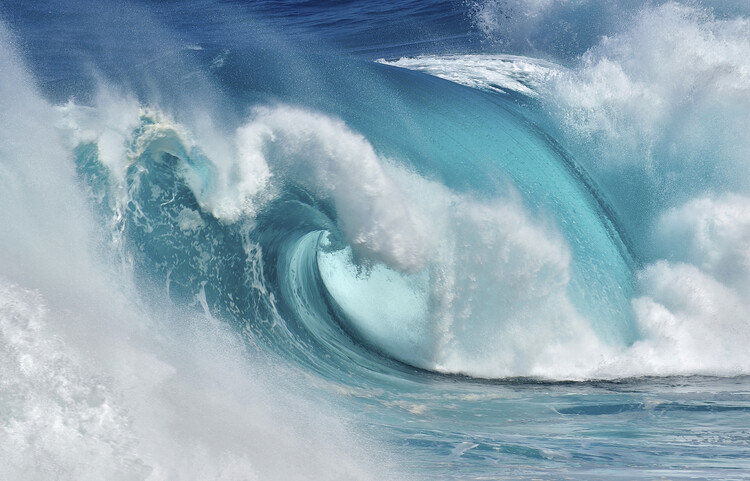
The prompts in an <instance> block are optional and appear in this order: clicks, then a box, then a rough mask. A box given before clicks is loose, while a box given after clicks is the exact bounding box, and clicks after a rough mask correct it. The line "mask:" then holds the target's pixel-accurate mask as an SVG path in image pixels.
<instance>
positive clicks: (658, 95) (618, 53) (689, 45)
mask: <svg viewBox="0 0 750 481" xmlns="http://www.w3.org/2000/svg"><path fill="white" fill-rule="evenodd" d="M748 51H750V21H748V20H747V19H745V18H742V17H738V18H734V19H725V20H718V19H715V18H714V17H713V16H711V15H710V14H709V13H707V12H706V11H704V10H701V9H698V8H694V7H687V6H682V5H679V4H676V3H668V4H665V5H663V6H660V7H656V8H648V9H644V10H643V11H641V13H640V14H639V15H638V16H637V18H636V21H635V23H634V24H633V26H632V27H631V28H630V29H629V30H628V31H626V32H623V33H621V34H618V35H615V36H612V37H605V38H604V39H603V40H602V41H601V42H600V44H599V45H598V46H596V47H594V48H592V49H591V50H589V51H588V52H587V53H586V54H585V55H584V57H583V60H582V65H581V67H580V68H578V69H577V70H575V71H571V72H567V73H566V74H565V75H561V76H559V77H558V80H557V82H556V86H555V91H554V97H555V98H556V101H557V102H559V107H560V111H559V115H560V116H561V118H563V119H564V122H565V127H566V130H567V131H568V132H574V133H576V134H577V135H578V136H580V137H581V138H582V139H583V140H584V141H586V142H587V143H586V147H587V149H589V150H590V149H591V147H592V146H593V147H595V148H596V156H590V155H589V156H586V155H581V157H582V158H585V159H586V162H588V163H590V165H589V167H590V168H593V169H596V170H599V171H600V172H602V173H604V174H606V173H608V172H613V171H615V172H617V175H613V178H616V177H617V176H618V175H621V174H622V169H625V168H637V169H639V170H641V171H642V172H644V173H645V174H647V175H648V177H649V179H650V181H651V182H652V183H653V185H652V188H658V189H661V190H666V191H667V192H666V195H667V196H675V195H678V192H676V191H681V192H685V190H686V189H687V190H694V189H695V188H696V187H697V188H698V189H701V188H705V187H703V186H700V185H699V184H696V182H695V179H696V178H700V177H704V178H707V179H709V180H711V181H713V182H714V183H719V182H726V183H727V184H728V185H733V184H734V185H737V184H739V185H741V186H742V187H744V188H747V187H749V186H748V181H749V180H750V172H749V171H748V166H747V162H746V159H747V156H748V154H750V141H749V140H748V137H747V135H746V133H747V131H748V130H750V114H749V113H748V112H750V87H748V86H749V85H750V57H748V55H747V52H748ZM707 118H711V119H712V122H710V123H708V122H705V119H707ZM613 146H616V148H615V147H613ZM587 157H588V158H587ZM707 159H711V162H710V163H709V162H707ZM738 172H741V174H740V175H739V176H738V175H737V173H738ZM697 193H698V192H693V195H695V194H697ZM653 194H654V195H649V197H654V198H655V197H657V195H655V194H656V193H655V192H654V193H653Z"/></svg>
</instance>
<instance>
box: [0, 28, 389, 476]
mask: <svg viewBox="0 0 750 481" xmlns="http://www.w3.org/2000/svg"><path fill="white" fill-rule="evenodd" d="M6 37H7V35H6V33H5V31H4V28H3V27H2V25H0V63H1V64H2V65H3V69H2V71H0V98H2V99H3V103H0V205H2V209H0V224H1V225H2V226H3V228H2V229H0V246H2V248H1V249H0V272H2V278H0V406H1V409H0V412H1V413H0V458H2V459H3V473H2V476H3V477H4V478H5V479H10V480H14V479H18V480H21V479H23V480H37V479H39V480H42V479H51V478H54V479H61V480H73V479H75V480H101V479H112V480H125V479H149V480H166V479H184V480H193V479H195V480H197V479H222V480H238V479H297V480H304V479H383V478H387V477H388V472H387V471H388V468H387V467H385V466H384V465H382V464H381V465H379V466H375V465H374V463H373V462H370V461H368V459H378V462H379V463H380V461H383V460H386V461H385V463H386V464H387V459H388V456H389V455H388V454H387V453H386V452H385V450H383V449H382V448H380V447H378V446H377V445H374V444H371V443H368V442H366V441H365V440H363V439H361V438H359V437H357V436H354V435H353V434H352V433H351V432H350V431H349V430H348V428H346V427H344V426H343V425H342V424H341V423H340V421H339V419H340V418H341V416H342V414H343V413H342V412H341V411H340V410H338V411H335V410H334V409H333V407H331V406H328V405H327V402H326V401H325V399H322V398H321V397H314V396H313V397H311V392H310V391H309V390H307V389H306V388H305V387H304V386H306V385H309V382H308V381H307V380H304V379H300V376H301V375H300V374H298V373H294V372H292V371H290V370H288V369H286V368H284V367H282V366H278V365H275V364H274V363H273V360H272V359H268V358H265V357H264V356H262V355H260V354H259V353H252V352H251V351H248V349H247V347H246V345H245V343H244V342H243V341H242V340H241V339H240V338H239V337H238V334H236V333H235V332H234V331H232V330H231V329H229V328H228V327H227V326H224V325H223V324H221V323H220V322H218V321H216V320H215V319H212V318H211V317H210V316H202V315H195V314H194V313H185V312H179V311H178V310H177V309H176V308H175V307H174V306H170V305H168V304H165V305H164V306H163V310H162V311H161V312H153V311H151V310H149V309H147V308H146V307H144V306H143V305H142V304H141V303H140V302H139V301H138V296H137V295H136V294H135V293H136V292H137V291H136V289H134V288H133V287H132V286H131V279H130V277H129V274H128V272H127V270H124V271H121V270H119V269H118V267H117V266H116V265H113V264H116V262H112V263H111V264H110V263H108V262H107V259H101V258H99V257H97V256H96V255H95V254H93V252H97V249H96V248H95V247H96V243H97V239H98V238H99V232H98V231H97V229H96V228H95V227H94V226H93V223H92V222H91V215H90V212H89V211H88V206H87V203H86V202H85V200H84V199H83V195H82V194H81V192H80V189H81V186H80V184H79V183H78V180H77V179H76V178H75V169H74V166H73V165H72V161H71V159H72V158H73V155H72V152H71V151H70V149H69V146H66V145H63V144H62V143H61V142H59V141H58V133H59V132H58V131H57V130H56V129H55V128H53V126H52V125H53V123H54V122H55V120H57V119H59V118H60V115H59V112H56V111H55V110H54V109H53V108H52V107H51V106H50V105H48V104H47V103H46V102H45V101H44V100H43V99H42V98H41V96H40V95H39V94H38V93H37V92H35V91H34V89H33V87H32V86H33V81H32V79H31V78H30V77H29V76H28V75H27V74H26V73H25V70H24V69H23V67H22V65H21V63H20V62H19V61H18V59H17V58H16V57H15V56H14V54H13V52H12V48H11V47H10V46H9V45H8V42H7V41H6ZM131 113H132V111H131V110H130V109H127V108H126V109H125V111H123V112H122V115H123V117H128V118H129V116H130V114H131ZM93 115H94V116H103V117H104V118H106V117H107V114H104V113H102V112H93ZM128 122H129V121H128ZM128 125H129V124H128ZM106 129H109V130H111V131H115V132H117V131H119V132H123V133H126V130H127V129H126V128H122V127H118V126H117V125H114V126H113V127H108V126H104V129H103V130H106ZM92 131H93V132H94V134H95V135H94V136H93V137H92V138H96V139H101V135H100V134H101V132H102V130H99V131H96V130H92ZM85 135H88V134H84V133H82V136H83V137H85ZM83 137H81V138H83ZM124 137H126V136H125V135H122V136H121V138H124ZM113 138H114V137H113ZM120 140H121V139H115V140H113V143H112V146H113V149H111V150H110V151H109V152H110V154H111V155H110V154H106V155H108V156H109V157H110V160H111V162H109V163H108V165H109V166H110V167H111V168H112V169H113V170H114V169H116V168H121V166H122V165H123V163H122V156H123V155H124V156H125V157H126V158H127V155H128V153H127V149H125V150H123V149H122V148H121V147H122V146H121V145H120ZM104 151H105V152H106V151H107V149H106V148H105V149H104ZM123 152H124V153H123ZM187 217H189V215H187ZM187 217H186V219H184V220H188V221H189V220H191V219H189V218H187ZM192 221H195V218H194V216H193V217H192ZM188 224H189V225H188ZM188 224H186V226H187V227H195V226H196V223H195V222H189V223H188ZM114 254H115V256H116V255H117V253H114ZM344 417H348V416H346V415H344Z"/></svg>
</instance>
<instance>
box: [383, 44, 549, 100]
mask: <svg viewBox="0 0 750 481" xmlns="http://www.w3.org/2000/svg"><path fill="white" fill-rule="evenodd" d="M377 62H380V63H383V64H386V65H393V66H395V67H401V68H406V69H410V70H418V71H421V72H425V73H428V74H430V75H434V76H436V77H440V78H443V79H445V80H450V81H451V82H455V83H457V84H461V85H465V86H467V87H472V88H478V89H482V90H488V91H494V92H501V93H508V92H518V93H521V94H524V95H528V96H531V97H537V96H538V93H537V91H538V89H539V88H540V87H542V86H543V85H545V84H546V83H548V82H550V81H551V79H552V78H554V77H555V76H557V74H558V72H559V70H561V69H562V67H560V66H558V65H555V64H553V63H550V62H545V61H543V60H538V59H532V58H528V57H519V56H515V55H497V54H494V55H490V54H472V55H445V56H439V55H423V56H419V57H403V58H400V59H398V60H385V59H379V60H377Z"/></svg>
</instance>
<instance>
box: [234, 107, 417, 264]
mask: <svg viewBox="0 0 750 481" xmlns="http://www.w3.org/2000/svg"><path fill="white" fill-rule="evenodd" d="M237 139H238V140H237V142H238V145H239V159H238V168H239V169H240V170H241V169H243V167H242V166H243V165H255V164H259V163H263V164H265V165H269V166H271V167H270V168H271V170H272V172H273V174H274V175H276V176H278V177H279V178H280V179H281V180H282V181H287V182H288V181H291V182H294V183H296V184H298V185H301V186H303V187H304V188H305V189H308V190H310V191H311V192H314V193H315V194H316V195H317V196H319V197H321V198H328V199H332V200H333V203H334V206H335V207H336V212H337V215H338V221H339V225H340V227H341V229H342V231H343V232H344V234H345V236H346V240H347V241H348V242H349V243H350V244H351V245H352V247H353V249H354V250H355V253H360V254H363V255H364V256H365V257H368V258H370V259H373V260H375V261H383V262H385V263H386V264H388V265H390V266H392V267H395V268H397V269H401V270H405V271H410V272H413V271H416V270H418V269H420V268H421V267H422V266H423V265H424V261H425V254H426V245H427V244H428V243H429V239H428V238H426V237H425V236H424V235H423V234H422V232H423V231H424V229H420V226H422V225H423V224H425V223H427V222H428V221H427V220H426V219H422V218H419V217H418V215H417V214H416V213H415V212H414V211H413V209H412V208H411V207H410V203H409V199H408V198H407V196H406V194H405V193H404V192H403V191H402V190H400V189H399V188H398V186H397V185H396V183H395V182H394V181H393V179H392V178H390V177H389V176H388V174H387V173H386V171H385V170H384V167H383V166H384V165H385V164H387V163H388V162H389V161H388V160H386V159H383V158H381V157H379V156H378V155H377V154H376V152H375V150H374V149H373V148H372V146H371V145H370V143H369V142H367V140H366V139H365V138H364V137H363V136H361V135H360V134H357V133H355V132H352V131H351V130H350V129H349V128H348V127H347V126H346V125H345V124H344V123H343V122H341V121H339V120H335V119H332V118H330V117H327V116H324V115H321V114H317V113H313V112H309V111H306V110H302V109H298V108H294V107H289V106H277V107H273V108H258V109H256V110H255V111H254V113H253V116H252V120H251V121H250V122H248V123H247V124H246V125H244V126H242V127H240V128H239V129H238V131H237ZM242 175H243V176H244V175H245V173H244V172H243V173H242Z"/></svg>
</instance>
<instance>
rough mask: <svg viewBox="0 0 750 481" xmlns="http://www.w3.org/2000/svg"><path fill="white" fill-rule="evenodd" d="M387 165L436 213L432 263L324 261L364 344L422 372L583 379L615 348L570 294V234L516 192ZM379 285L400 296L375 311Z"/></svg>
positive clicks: (418, 205)
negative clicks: (482, 192)
mask: <svg viewBox="0 0 750 481" xmlns="http://www.w3.org/2000/svg"><path fill="white" fill-rule="evenodd" d="M387 172H388V173H389V175H390V177H391V178H393V179H394V180H395V181H396V182H397V183H398V185H399V187H400V189H401V191H402V192H405V193H407V194H406V195H407V196H408V199H409V202H410V207H411V209H413V211H415V212H418V213H420V216H421V217H424V218H429V219H430V220H431V223H430V224H429V226H428V227H429V229H430V230H429V231H427V232H426V235H429V236H430V237H431V238H432V239H434V247H433V248H432V249H431V250H430V251H429V256H428V258H427V259H428V260H427V268H426V270H425V271H424V272H422V273H420V274H418V275H416V276H411V277H409V276H407V277H405V278H397V275H396V274H395V273H392V272H391V273H389V272H388V271H387V270H383V269H380V268H376V269H375V270H374V271H372V272H365V273H357V271H356V269H354V268H353V267H351V265H350V266H349V267H347V265H346V263H345V258H344V257H341V256H332V255H324V256H323V257H322V258H321V261H320V262H321V274H322V275H323V279H324V282H326V284H327V286H328V288H329V292H331V293H332V294H333V295H334V298H336V299H337V300H338V301H339V305H340V307H342V308H343V309H344V311H345V312H346V313H347V315H348V318H349V320H350V322H351V323H352V326H351V327H352V328H353V330H354V331H355V332H356V333H357V334H358V335H360V336H361V337H362V338H364V339H365V341H367V342H368V343H370V344H372V345H374V346H375V347H377V348H378V349H380V350H381V351H383V352H385V353H387V354H388V355H390V356H393V357H395V358H396V359H399V360H402V361H404V362H407V363H409V364H412V365H416V366H418V367H422V368H425V369H429V370H434V371H439V372H444V373H461V374H468V375H471V376H476V377H485V378H499V377H505V376H518V375H529V376H532V375H538V376H542V377H556V376H569V377H570V376H572V377H582V376H584V375H585V374H586V373H588V372H590V370H591V368H592V366H596V365H598V364H599V363H600V362H601V361H602V360H603V359H604V358H605V357H607V356H609V355H611V353H612V349H613V348H610V347H608V346H606V345H605V343H603V342H602V341H600V340H599V338H598V337H597V335H596V334H595V332H594V331H593V329H592V326H591V325H590V324H589V320H587V319H585V318H584V317H583V316H581V315H580V314H579V313H578V312H577V310H576V308H575V307H574V305H573V303H572V302H571V300H570V299H569V296H568V292H567V289H568V287H569V283H570V263H571V254H570V251H569V248H568V246H567V244H566V242H565V240H564V239H563V237H562V236H561V234H560V233H559V232H557V230H556V228H555V226H554V225H550V224H549V223H547V222H545V221H544V220H543V219H537V218H535V217H534V216H532V215H531V214H530V213H529V212H528V211H527V209H526V208H525V207H524V205H523V203H522V202H521V200H520V198H519V196H518V195H517V194H513V193H511V194H509V195H508V196H507V197H505V198H499V199H494V200H478V199H475V198H473V197H472V196H471V195H469V194H460V193H455V192H452V191H450V190H449V189H447V188H446V187H445V186H443V185H441V184H439V183H437V182H432V181H429V180H427V179H424V178H422V177H419V176H418V175H416V174H413V173H409V172H406V171H403V169H400V168H398V167H395V166H389V167H388V169H387ZM370 284H372V285H370ZM378 286H381V287H378ZM391 286H394V287H391ZM395 286H401V287H395ZM378 289H380V290H381V291H383V292H390V290H389V289H401V290H402V291H403V292H402V293H397V292H394V293H393V294H392V295H391V297H389V299H388V301H389V302H390V303H395V304H393V305H392V306H390V305H389V306H387V307H385V308H373V307H372V304H373V300H372V298H371V297H372V296H373V295H377V291H378ZM373 292H374V294H373ZM399 303H402V304H403V306H401V305H400V304H399Z"/></svg>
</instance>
